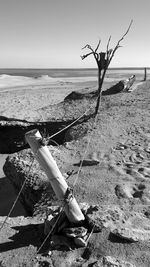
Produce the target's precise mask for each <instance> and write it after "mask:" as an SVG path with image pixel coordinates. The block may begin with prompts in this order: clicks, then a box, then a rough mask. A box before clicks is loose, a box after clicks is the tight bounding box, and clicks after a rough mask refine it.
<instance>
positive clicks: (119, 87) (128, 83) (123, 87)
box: [102, 75, 135, 95]
mask: <svg viewBox="0 0 150 267" xmlns="http://www.w3.org/2000/svg"><path fill="white" fill-rule="evenodd" d="M134 82H135V75H132V76H131V77H129V78H128V79H126V80H122V81H119V82H118V83H117V84H115V85H113V86H112V87H110V88H109V89H107V90H106V91H103V92H102V95H112V94H117V93H120V92H128V91H129V89H130V88H131V87H132V85H133V83H134Z"/></svg>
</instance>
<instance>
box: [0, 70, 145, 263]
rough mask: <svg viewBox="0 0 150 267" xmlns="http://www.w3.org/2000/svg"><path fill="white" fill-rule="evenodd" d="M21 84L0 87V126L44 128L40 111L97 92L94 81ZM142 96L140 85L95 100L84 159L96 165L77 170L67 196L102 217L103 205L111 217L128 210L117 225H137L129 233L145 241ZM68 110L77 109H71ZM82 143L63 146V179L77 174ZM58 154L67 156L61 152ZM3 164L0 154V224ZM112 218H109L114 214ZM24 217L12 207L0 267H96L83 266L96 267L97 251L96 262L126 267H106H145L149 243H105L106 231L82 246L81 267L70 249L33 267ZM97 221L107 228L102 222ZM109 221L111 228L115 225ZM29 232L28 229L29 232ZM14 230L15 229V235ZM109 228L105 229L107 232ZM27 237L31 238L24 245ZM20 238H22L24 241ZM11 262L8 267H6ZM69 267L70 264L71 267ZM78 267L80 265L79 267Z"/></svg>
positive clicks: (5, 186)
mask: <svg viewBox="0 0 150 267" xmlns="http://www.w3.org/2000/svg"><path fill="white" fill-rule="evenodd" d="M127 78H128V77H127ZM47 80H48V79H47ZM119 80H120V77H119V75H118V77H116V76H115V77H114V78H112V77H111V78H107V79H106V80H105V83H104V86H103V90H106V89H108V88H110V87H111V86H112V85H114V84H116V83H117V82H118V81H119ZM26 83H27V84H18V85H17V86H16V85H14V86H12V87H10V85H9V83H8V84H7V85H5V86H4V87H2V86H1V88H0V102H1V105H0V114H1V115H0V116H1V120H3V117H7V118H9V119H10V118H11V119H13V120H26V121H30V122H31V121H34V122H39V121H40V122H42V121H45V120H47V117H46V111H45V110H47V108H48V107H49V106H51V105H54V104H55V105H57V104H59V103H61V102H62V103H63V100H64V98H65V97H66V96H67V95H68V94H69V93H71V92H72V91H80V92H81V91H82V90H84V91H85V90H89V91H94V90H96V88H97V78H96V77H94V78H91V77H89V78H88V77H83V78H81V77H80V78H75V77H73V78H68V79H67V78H64V79H62V78H61V81H60V80H59V79H57V80H56V81H54V80H53V81H46V82H45V83H41V81H38V82H37V83H36V84H35V83H32V84H31V80H30V81H29V80H26ZM149 95H150V82H149V81H147V82H145V83H143V82H140V80H137V81H136V83H135V85H134V91H133V92H131V93H118V94H116V95H110V96H104V97H103V98H102V106H101V110H100V114H99V116H98V120H97V124H96V125H95V128H94V129H93V136H92V142H91V143H90V145H89V148H88V151H87V154H86V158H88V157H89V156H91V155H93V153H94V155H96V157H97V159H98V160H99V165H96V166H90V167H89V166H84V167H83V168H82V172H81V175H80V178H79V180H78V182H77V185H76V188H75V193H76V196H77V199H78V201H79V203H80V202H87V203H90V204H93V205H100V206H104V207H106V209H107V208H108V207H109V206H110V205H111V207H112V208H111V209H112V210H113V209H114V207H116V206H117V207H119V208H122V210H123V212H124V213H125V214H127V213H128V211H129V210H130V211H131V210H133V211H134V213H133V214H132V215H131V214H128V216H129V217H128V216H127V217H128V219H126V217H125V219H124V220H125V222H124V224H125V225H126V227H128V228H130V229H131V230H132V229H134V228H136V227H135V224H136V223H135V222H138V226H137V227H139V229H140V230H139V231H143V233H144V231H148V234H150V233H149V231H150V230H149V226H148V221H149V204H150V194H149V189H150V184H149V178H150V167H149V164H150V156H149V150H148V149H149V146H150V143H149V141H150V136H149V135H150V132H149V126H150V125H149V122H150V120H149V115H150V114H149V106H148V105H149V104H148V97H149ZM82 101H83V100H80V104H79V106H80V105H81V103H82ZM85 103H86V102H84V101H83V105H84V104H85ZM76 105H77V106H78V104H77V102H76ZM62 106H63V104H62ZM85 109H86V106H85ZM79 111H80V110H79ZM87 125H88V127H89V129H90V127H91V125H92V120H90V121H89V124H87ZM88 138H89V135H88V134H87V135H84V136H82V137H80V138H79V139H78V140H76V141H72V142H71V143H70V144H69V145H68V147H69V146H70V147H69V149H68V150H64V151H68V152H67V153H66V157H64V158H63V167H62V169H63V168H64V169H65V168H66V169H65V171H66V170H70V169H71V168H73V169H74V171H75V172H76V171H78V164H76V163H77V162H78V161H79V160H80V159H81V158H82V156H83V152H84V150H85V149H86V144H87V142H88ZM64 148H65V149H67V148H66V147H65V144H64ZM58 149H59V147H58ZM74 151H76V155H74ZM140 153H141V154H140ZM139 155H141V156H139ZM7 156H8V155H7V154H1V155H0V178H1V179H0V203H1V204H0V222H1V223H2V221H3V220H4V218H5V216H7V214H8V212H9V209H10V208H11V206H12V203H13V201H14V200H15V197H16V193H15V190H14V188H13V185H12V184H11V183H10V180H9V179H8V178H6V177H5V174H4V173H3V170H2V168H3V165H4V163H5V160H6V157H7ZM61 164H62V163H61ZM67 168H69V169H67ZM74 179H75V175H72V176H71V177H70V178H69V183H70V184H73V182H74ZM141 185H142V186H141ZM140 188H141V189H140ZM139 192H141V193H139ZM6 196H7V197H6ZM8 196H9V200H8ZM6 198H7V200H8V201H7V200H6ZM113 212H114V214H115V212H116V214H117V211H113ZM20 216H21V217H20ZM26 216H27V213H26V210H25V208H24V206H23V204H21V203H20V202H18V203H17V205H16V207H15V209H14V211H13V213H12V214H11V216H10V218H9V219H8V222H7V224H6V226H5V228H4V229H3V231H1V233H0V234H1V245H0V250H1V254H0V260H1V262H2V264H3V265H2V266H6V267H7V266H23V265H22V264H23V263H24V264H26V265H24V266H43V265H38V264H40V261H41V264H42V262H44V261H45V262H47V264H49V265H44V266H53V267H60V266H97V265H90V264H94V261H95V262H96V260H98V259H99V256H98V255H99V254H98V253H99V252H98V251H99V250H100V248H101V257H102V256H103V257H104V256H111V257H113V256H114V257H118V258H120V259H121V260H122V261H123V260H124V261H126V262H128V263H130V264H132V265H111V266H141V267H148V266H149V260H150V256H149V245H150V243H149V240H148V239H147V238H146V237H145V239H144V241H143V240H142V241H141V240H140V241H138V242H135V243H134V242H133V243H130V242H126V241H124V240H123V241H121V240H119V239H116V240H115V239H114V240H113V237H112V236H111V237H110V236H109V235H108V232H109V230H108V229H107V226H105V227H106V228H105V230H104V232H102V233H98V234H93V236H92V238H91V240H90V244H91V247H92V248H93V249H92V250H91V251H90V253H91V255H92V256H91V258H89V259H86V260H85V258H84V257H83V258H82V257H81V255H82V254H83V249H82V251H81V250H80V249H77V250H72V251H71V252H67V251H64V250H63V249H62V250H61V249H60V250H54V251H52V256H51V258H49V257H48V258H47V257H46V258H45V256H42V255H40V256H39V257H40V258H39V259H38V264H37V261H36V259H35V256H34V255H35V254H36V250H37V246H38V245H39V242H40V241H39V239H38V237H37V236H38V234H37V232H36V231H37V230H35V229H33V228H34V226H33V225H34V224H35V222H33V221H32V220H31V219H33V218H28V219H27V217H26ZM115 216H120V215H114V217H113V219H112V222H113V220H114V222H113V223H114V225H117V223H118V225H119V223H120V225H122V224H121V222H120V221H119V219H117V217H115ZM105 219H106V221H107V219H108V218H105ZM116 220H118V221H117V222H116ZM31 224H32V227H29V225H31ZM21 225H22V226H21ZM23 225H24V226H23ZM19 227H22V229H23V232H22V231H21V228H19ZM109 227H110V229H111V226H110V224H109ZM109 227H108V228H109ZM19 229H20V230H19ZM26 229H27V230H26ZM146 229H147V230H146ZM19 231H20V235H19V234H18V236H17V233H18V232H19ZM26 231H27V232H26ZM137 231H138V230H137ZM32 233H33V234H34V236H35V238H31V239H30V235H32ZM132 234H133V233H132ZM143 235H144V234H143ZM24 236H26V237H25V239H24ZM33 239H34V240H33ZM36 239H37V243H36ZM94 239H95V240H96V242H95V240H94ZM21 240H22V245H21ZM30 242H31V243H30ZM94 242H95V243H94ZM10 243H11V244H10ZM13 243H14V245H13ZM29 248H30V252H29ZM131 251H132V253H131ZM65 253H66V256H65ZM67 253H70V254H67ZM92 253H93V254H92ZM15 255H17V257H15ZM69 255H72V256H71V257H72V259H73V260H72V261H71V260H70V262H71V263H70V265H69V264H68V258H69V257H70V256H69ZM77 258H80V260H81V262H80V265H79V264H78V263H79V262H78V260H77ZM12 259H13V265H11V260H12ZM33 259H34V264H35V265H31V263H32V264H33ZM61 261H63V264H64V265H61ZM52 262H53V264H52ZM73 263H76V265H73ZM86 263H87V265H85V264H86ZM15 264H16V265H15ZM19 264H20V265H19ZM36 264H37V265H36ZM50 264H52V265H50ZM65 264H66V265H65ZM67 264H68V265H67ZM71 264H72V265H71ZM81 264H82V265H81ZM88 264H89V265H88ZM102 266H103V265H102ZM106 266H110V265H106Z"/></svg>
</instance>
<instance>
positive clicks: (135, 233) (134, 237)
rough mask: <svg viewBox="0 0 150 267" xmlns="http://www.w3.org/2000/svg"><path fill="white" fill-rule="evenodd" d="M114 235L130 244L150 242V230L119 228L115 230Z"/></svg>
mask: <svg viewBox="0 0 150 267" xmlns="http://www.w3.org/2000/svg"><path fill="white" fill-rule="evenodd" d="M112 233H113V234H115V235H116V236H118V237H120V238H121V239H124V240H127V241H129V242H138V241H146V240H150V230H145V229H140V228H137V229H135V228H134V227H133V226H130V227H125V228H117V229H115V230H113V231H112Z"/></svg>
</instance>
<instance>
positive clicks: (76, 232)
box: [62, 226, 87, 238]
mask: <svg viewBox="0 0 150 267" xmlns="http://www.w3.org/2000/svg"><path fill="white" fill-rule="evenodd" d="M62 233H63V234H65V235H66V236H68V237H70V238H74V237H84V236H86V234H87V229H86V228H85V227H83V226H79V227H70V228H69V227H68V228H64V229H63V230H62Z"/></svg>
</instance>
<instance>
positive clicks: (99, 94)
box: [95, 69, 102, 115]
mask: <svg viewBox="0 0 150 267" xmlns="http://www.w3.org/2000/svg"><path fill="white" fill-rule="evenodd" d="M101 89H102V78H101V69H98V90H97V92H98V96H97V102H96V107H95V115H97V113H98V110H99V105H100V101H101Z"/></svg>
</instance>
